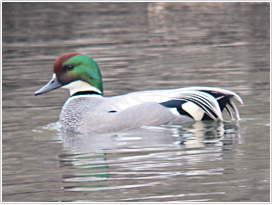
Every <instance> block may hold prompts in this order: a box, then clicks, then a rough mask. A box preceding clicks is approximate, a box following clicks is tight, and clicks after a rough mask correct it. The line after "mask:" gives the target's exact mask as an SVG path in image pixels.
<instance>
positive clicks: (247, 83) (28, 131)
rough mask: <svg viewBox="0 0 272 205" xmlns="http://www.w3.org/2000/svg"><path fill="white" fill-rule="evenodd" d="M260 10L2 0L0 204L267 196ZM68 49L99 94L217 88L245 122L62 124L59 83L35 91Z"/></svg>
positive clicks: (265, 55)
mask: <svg viewBox="0 0 272 205" xmlns="http://www.w3.org/2000/svg"><path fill="white" fill-rule="evenodd" d="M269 6H270V5H269V3H222V2H219V3H184V2H183V3H63V2H61V3H3V19H2V21H3V26H2V28H3V45H2V48H3V56H2V57H3V63H2V66H3V67H2V120H3V122H2V200H3V201H4V202H18V201H22V202H30V201H33V202H34V201H36V202H39V201H40V202H57V201H61V202H101V201H102V202H117V201H119V202H188V201H189V202H191V201H198V202H233V201H237V202H268V201H270V106H269V104H270V98H269V95H270V90H269V89H270V87H269V84H270V77H269V76H270V72H269V57H270V56H269V53H270V50H269V46H270V43H269V37H270V28H269V26H270V17H269V16H270V8H269ZM68 52H81V53H84V54H86V55H89V56H91V57H93V58H94V59H95V60H96V61H97V62H98V64H99V65H100V68H101V72H102V75H103V80H104V90H105V95H106V96H112V95H119V94H124V93H128V92H132V91H139V90H149V89H166V88H177V87H187V86H214V87H221V88H225V89H229V90H232V91H234V92H237V93H238V94H239V95H240V96H241V97H242V98H243V100H244V105H238V108H239V111H240V115H241V118H242V119H241V121H239V122H238V121H231V120H228V119H227V118H226V121H224V122H220V121H217V122H197V123H188V124H183V125H176V126H158V127H143V128H140V129H135V130H129V131H126V132H119V133H105V134H100V135H80V134H75V133H72V132H68V131H65V130H63V129H61V127H60V126H59V124H58V122H57V121H58V117H59V113H60V110H61V107H62V105H63V103H64V102H65V101H66V99H67V98H68V97H69V93H68V91H67V90H64V89H59V90H55V91H52V92H50V93H47V94H44V95H41V96H38V97H35V96H34V95H33V94H34V91H36V90H37V89H39V88H40V87H41V86H43V85H44V84H45V83H46V82H47V81H48V80H49V79H50V78H51V76H52V67H53V63H54V60H55V59H56V58H57V57H58V56H59V55H61V54H63V53H68ZM236 103H237V102H236Z"/></svg>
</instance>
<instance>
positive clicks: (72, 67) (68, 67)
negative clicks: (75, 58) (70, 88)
mask: <svg viewBox="0 0 272 205" xmlns="http://www.w3.org/2000/svg"><path fill="white" fill-rule="evenodd" d="M64 69H65V70H66V71H69V70H73V69H74V66H73V65H65V66H64Z"/></svg>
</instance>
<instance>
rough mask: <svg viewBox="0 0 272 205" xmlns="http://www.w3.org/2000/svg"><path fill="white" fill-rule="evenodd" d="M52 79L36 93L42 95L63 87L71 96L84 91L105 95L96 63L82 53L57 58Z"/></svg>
mask: <svg viewBox="0 0 272 205" xmlns="http://www.w3.org/2000/svg"><path fill="white" fill-rule="evenodd" d="M53 72H54V73H53V77H52V79H51V80H50V81H49V82H48V83H47V84H46V85H45V86H43V87H42V88H41V89H39V90H37V91H36V92H35V95H40V94H43V93H46V92H49V91H51V90H55V89H57V88H60V87H63V88H66V89H69V90H70V95H73V94H75V93H77V92H83V91H94V92H97V93H99V94H101V95H102V94H103V86H102V77H101V73H100V71H99V67H98V65H97V64H96V62H95V61H94V60H93V59H92V58H90V57H89V56H86V55H83V54H81V53H68V54H64V55H62V56H60V57H58V58H57V60H56V61H55V64H54V69H53Z"/></svg>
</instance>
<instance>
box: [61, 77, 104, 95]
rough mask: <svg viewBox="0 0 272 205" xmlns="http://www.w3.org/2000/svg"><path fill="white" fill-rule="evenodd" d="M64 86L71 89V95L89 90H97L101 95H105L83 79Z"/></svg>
mask: <svg viewBox="0 0 272 205" xmlns="http://www.w3.org/2000/svg"><path fill="white" fill-rule="evenodd" d="M62 88H65V89H69V91H70V96H72V95H74V94H76V93H87V92H95V93H98V94H100V95H103V93H102V92H101V91H100V90H99V89H97V88H96V87H94V86H92V85H90V84H89V83H86V82H84V81H82V80H77V81H74V82H71V83H69V84H67V85H65V86H62Z"/></svg>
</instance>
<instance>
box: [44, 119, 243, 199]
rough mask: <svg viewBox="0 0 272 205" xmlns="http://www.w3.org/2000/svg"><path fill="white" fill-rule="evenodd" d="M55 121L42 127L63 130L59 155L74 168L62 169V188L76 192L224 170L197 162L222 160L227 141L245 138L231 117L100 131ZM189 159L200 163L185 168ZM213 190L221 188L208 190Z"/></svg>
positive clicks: (144, 184)
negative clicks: (228, 119) (68, 171)
mask: <svg viewBox="0 0 272 205" xmlns="http://www.w3.org/2000/svg"><path fill="white" fill-rule="evenodd" d="M56 124H58V123H52V124H50V125H49V126H45V127H43V129H51V130H54V129H55V130H56V131H57V132H58V133H59V140H60V141H61V143H62V145H63V148H64V150H65V151H66V153H64V154H59V155H58V161H59V167H60V168H65V167H69V168H71V167H74V168H75V169H73V170H74V171H73V173H71V174H66V173H65V174H62V175H61V178H62V182H63V187H62V189H63V190H64V191H76V192H78V191H83V192H86V191H87V192H93V191H106V190H108V191H109V190H120V189H133V188H139V187H142V188H144V187H146V188H147V187H150V186H155V185H161V184H162V183H163V180H166V179H168V180H169V179H171V178H176V177H185V176H187V177H201V176H205V175H222V174H223V173H224V172H225V169H224V168H223V167H216V168H211V169H207V168H204V169H203V168H200V167H198V164H202V163H208V162H214V161H220V160H223V158H224V156H223V155H224V150H225V149H226V147H225V146H227V145H230V144H232V143H240V139H241V137H240V132H239V123H238V122H233V121H232V122H222V121H212V122H196V123H188V124H184V125H182V126H179V125H171V126H159V127H143V128H140V129H135V130H130V131H124V132H118V133H105V134H96V135H83V134H78V133H74V132H70V131H67V130H63V129H61V130H60V127H59V126H56ZM188 165H190V167H191V166H196V167H195V168H194V169H186V167H187V166H188ZM182 167H184V168H182ZM166 170H167V171H166ZM191 194H192V196H194V195H195V194H196V193H191ZM209 194H220V195H222V194H223V193H221V192H220V193H207V194H206V195H209ZM199 195H200V196H201V195H203V193H199ZM186 196H187V197H188V196H190V195H186ZM169 197H170V196H165V198H169ZM172 197H182V195H181V194H179V195H177V196H172ZM151 198H152V197H151ZM131 200H132V199H131ZM137 200H144V198H142V199H141V198H138V199H137ZM128 201H129V199H128Z"/></svg>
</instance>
